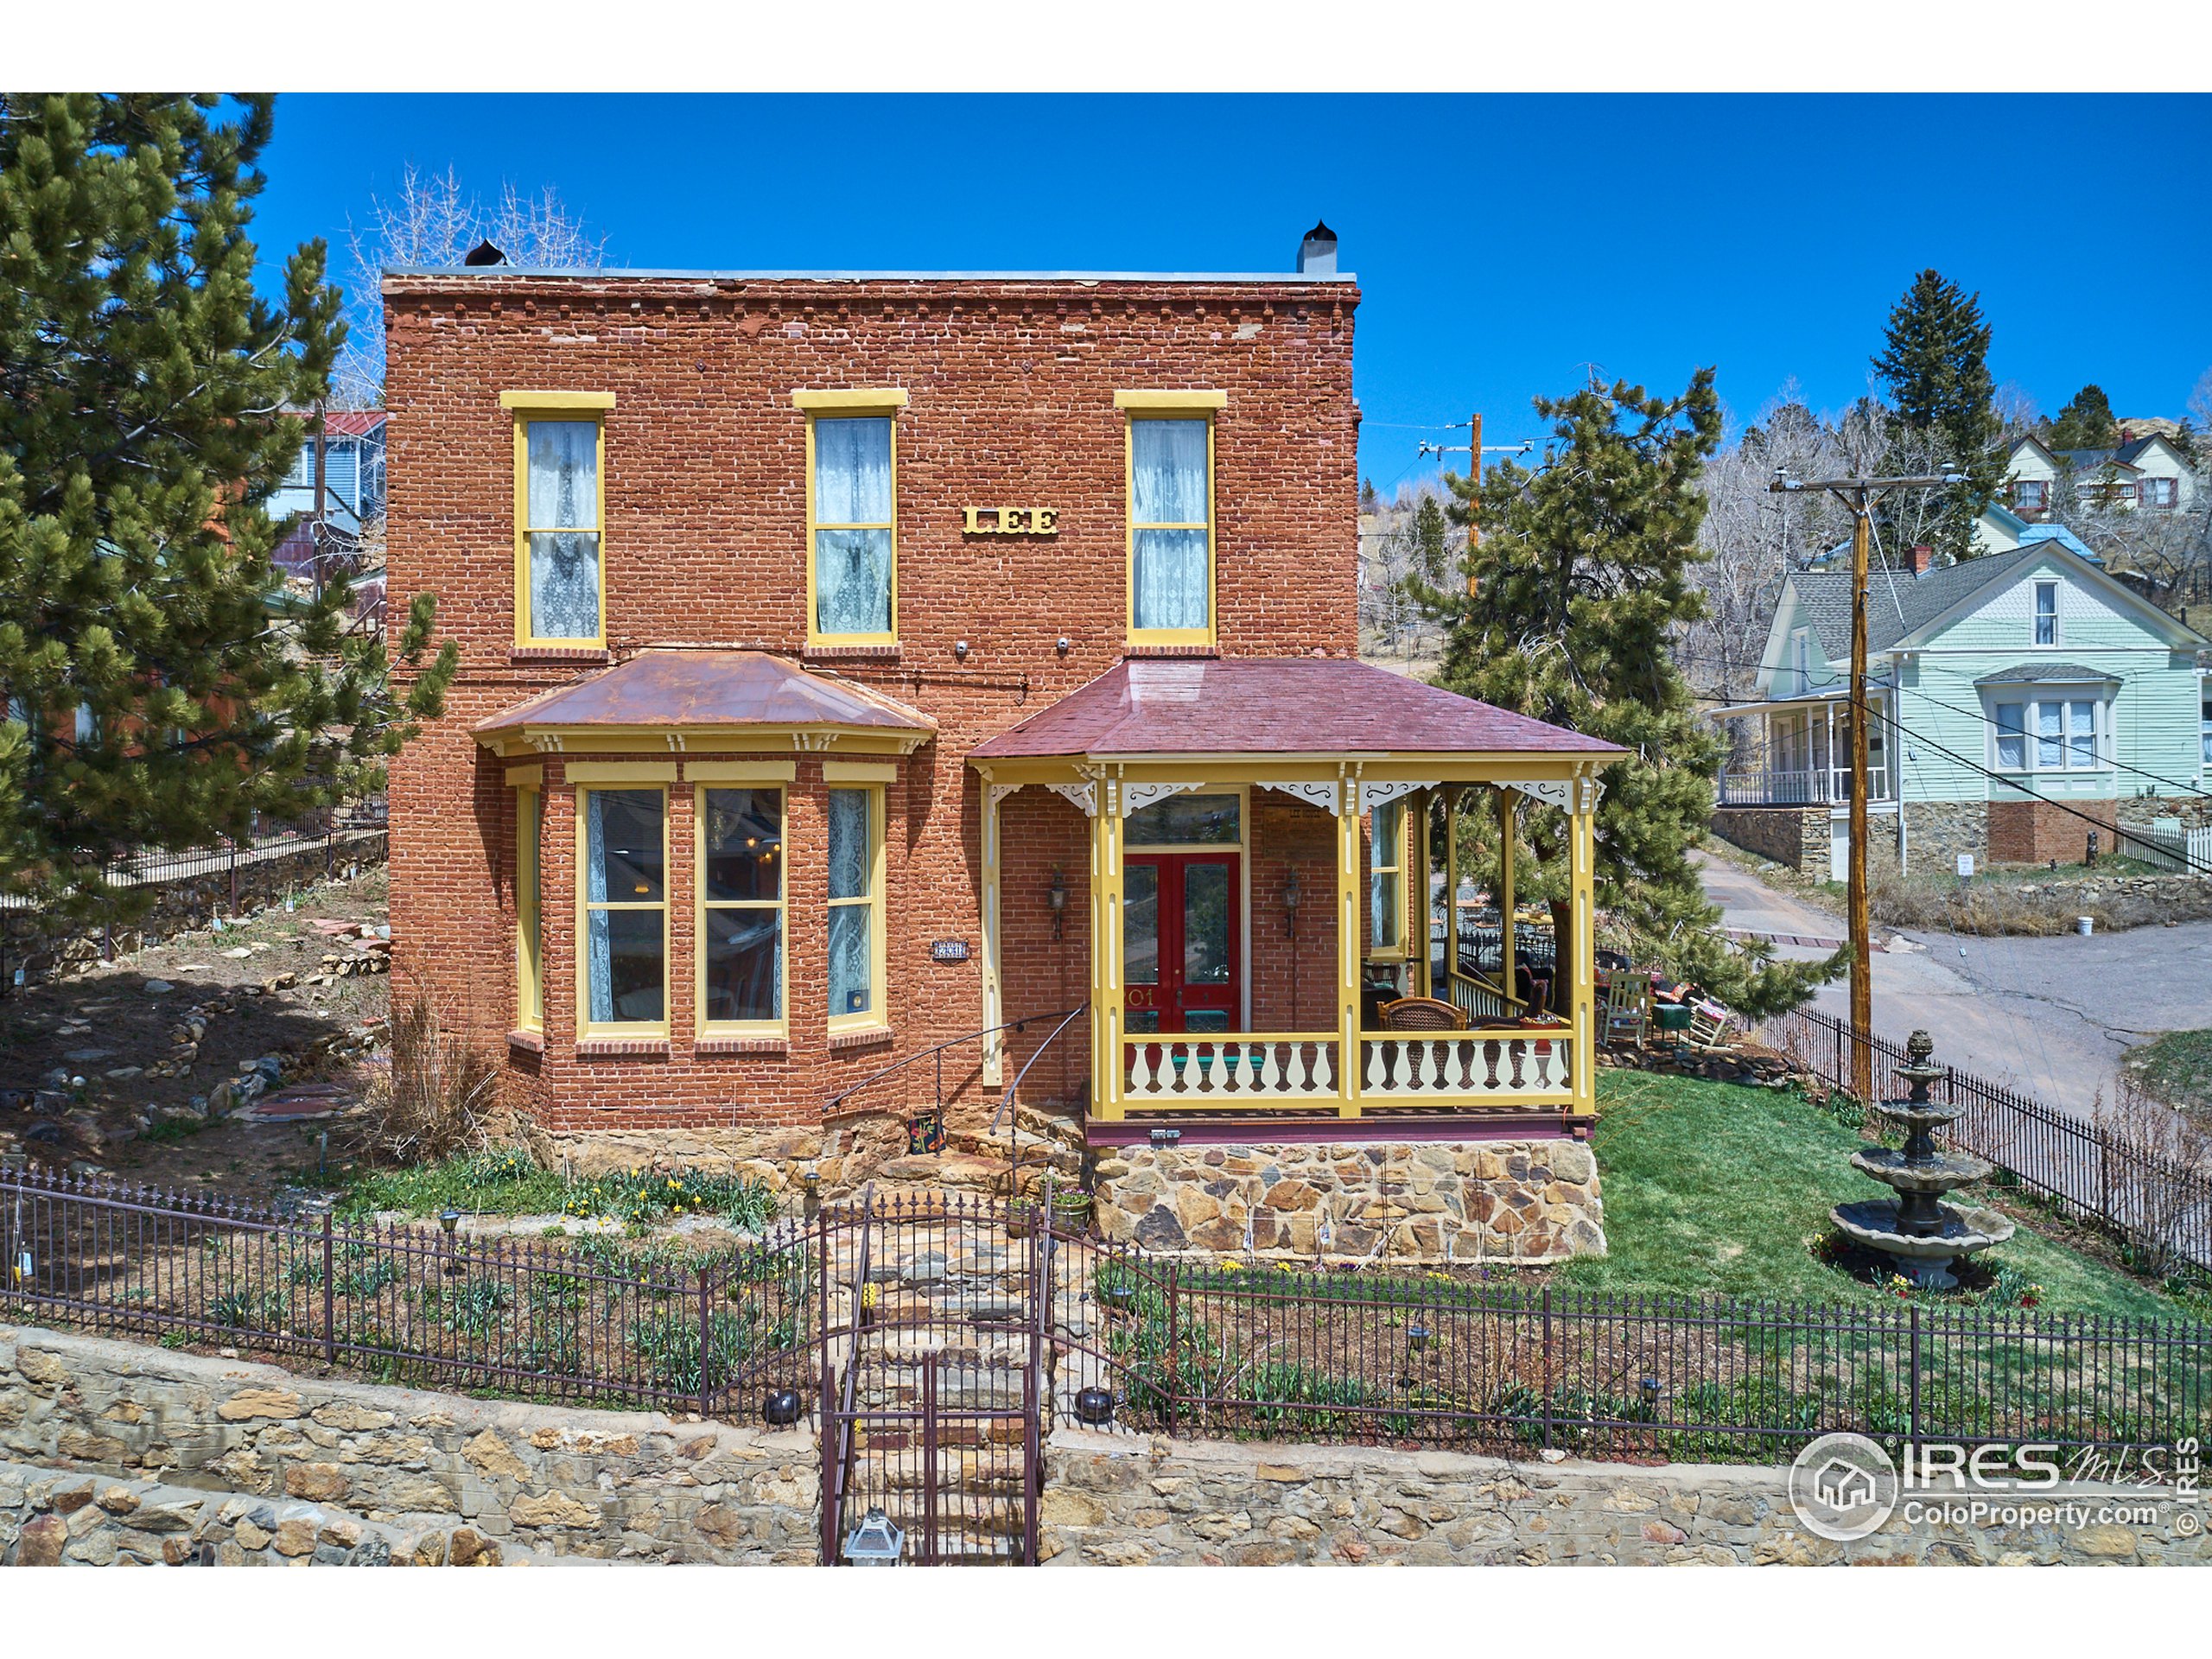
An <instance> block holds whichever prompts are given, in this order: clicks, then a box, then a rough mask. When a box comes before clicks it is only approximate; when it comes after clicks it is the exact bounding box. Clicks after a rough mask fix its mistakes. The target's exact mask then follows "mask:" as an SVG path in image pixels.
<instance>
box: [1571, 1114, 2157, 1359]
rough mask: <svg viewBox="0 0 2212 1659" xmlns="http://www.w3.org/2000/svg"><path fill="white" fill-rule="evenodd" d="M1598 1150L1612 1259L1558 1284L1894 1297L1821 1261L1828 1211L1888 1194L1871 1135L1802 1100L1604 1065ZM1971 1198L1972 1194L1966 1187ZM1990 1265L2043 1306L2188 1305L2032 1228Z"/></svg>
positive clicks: (2129, 1308) (2136, 1308)
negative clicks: (1861, 1154)
mask: <svg viewBox="0 0 2212 1659" xmlns="http://www.w3.org/2000/svg"><path fill="white" fill-rule="evenodd" d="M1598 1096H1599V1110H1600V1112H1601V1113H1602V1114H1603V1116H1602V1117H1601V1118H1600V1120H1599V1125H1598V1128H1597V1131H1596V1136H1595V1141H1594V1145H1595V1147H1596V1149H1597V1154H1598V1169H1599V1178H1600V1179H1601V1180H1602V1181H1603V1183H1604V1196H1605V1237H1606V1240H1607V1242H1608V1243H1609V1244H1610V1245H1611V1253H1610V1254H1609V1255H1605V1257H1603V1258H1584V1259H1582V1260H1580V1261H1576V1262H1570V1263H1568V1264H1567V1266H1565V1267H1564V1268H1560V1270H1559V1273H1558V1274H1557V1276H1556V1279H1555V1281H1554V1282H1556V1283H1559V1284H1560V1285H1563V1286H1567V1287H1574V1288H1578V1289H1586V1290H1605V1291H1615V1292H1621V1293H1625V1294H1650V1295H1686V1296H1730V1297H1745V1298H1756V1299H1759V1300H1771V1301H1806V1302H1856V1303H1859V1304H1862V1305H1871V1304H1874V1303H1878V1302H1882V1301H1883V1300H1885V1293H1884V1292H1883V1291H1882V1290H1881V1289H1880V1288H1878V1287H1876V1286H1872V1285H1869V1284H1865V1283H1862V1282H1860V1281H1858V1280H1856V1279H1854V1278H1852V1277H1851V1276H1850V1275H1848V1274H1844V1273H1842V1272H1840V1271H1838V1270H1837V1269H1835V1268H1829V1267H1827V1266H1825V1265H1824V1264H1823V1263H1821V1262H1819V1261H1817V1260H1815V1257H1814V1255H1812V1252H1811V1250H1810V1249H1809V1248H1808V1247H1809V1246H1810V1244H1811V1243H1812V1242H1813V1241H1814V1240H1815V1238H1817V1237H1819V1236H1821V1235H1822V1234H1825V1233H1826V1232H1827V1231H1828V1230H1829V1226H1828V1218H1827V1217H1828V1210H1829V1208H1830V1207H1831V1206H1832V1205H1835V1204H1838V1203H1840V1202H1843V1201H1845V1200H1847V1199H1855V1198H1878V1197H1880V1196H1881V1195H1882V1189H1881V1188H1880V1187H1879V1186H1878V1185H1876V1184H1875V1183H1874V1182H1872V1181H1870V1180H1868V1179H1866V1177H1865V1176H1863V1175H1860V1174H1859V1173H1858V1172H1857V1171H1856V1170H1854V1169H1853V1168H1852V1167H1851V1164H1850V1155H1851V1154H1852V1152H1853V1150H1855V1149H1856V1148H1857V1147H1859V1146H1861V1145H1863V1144H1864V1142H1863V1141H1861V1140H1860V1138H1859V1135H1858V1134H1857V1132H1856V1131H1854V1130H1851V1129H1847V1128H1843V1127H1842V1126H1841V1125H1840V1124H1838V1123H1836V1122H1834V1121H1833V1120H1831V1119H1830V1118H1828V1117H1827V1116H1823V1115H1822V1114H1821V1113H1820V1112H1819V1111H1817V1110H1816V1109H1815V1108H1814V1107H1812V1106H1811V1105H1810V1104H1808V1103H1807V1102H1806V1101H1804V1100H1803V1099H1802V1098H1800V1097H1799V1096H1796V1095H1795V1094H1782V1093H1775V1092H1770V1091H1769V1090H1762V1089H1745V1088H1741V1087H1738V1086H1737V1085H1734V1084H1721V1083H1706V1082H1702V1081H1699V1080H1697V1079H1694V1078H1689V1077H1664V1076H1656V1075H1654V1074H1652V1073H1649V1072H1642V1071H1610V1070H1609V1071H1601V1072H1599V1085H1598ZM1972 1196H1973V1194H1972V1193H1971V1192H1969V1193H1968V1194H1967V1197H1968V1198H1972ZM1982 1260H1984V1261H1986V1262H1991V1263H1992V1264H1993V1265H1996V1266H2000V1267H2006V1268H2011V1269H2012V1275H2013V1281H2014V1282H2018V1281H2026V1282H2029V1283H2033V1284H2036V1285H2039V1286H2041V1287H2042V1294H2041V1296H2040V1299H2039V1300H2038V1301H2037V1306H2036V1309H2035V1311H2036V1312H2037V1313H2039V1314H2076V1313H2103V1314H2142V1315H2152V1316H2162V1317H2166V1318H2171V1317H2174V1316H2175V1315H2177V1314H2179V1313H2184V1312H2186V1311H2187V1310H2185V1309H2183V1307H2182V1306H2180V1305H2179V1304H2177V1302H2176V1301H2174V1300H2171V1298H2168V1297H2166V1296H2164V1295H2162V1294H2159V1293H2158V1290H2156V1289H2155V1288H2154V1287H2152V1286H2151V1285H2149V1284H2146V1283H2145V1282H2144V1281H2139V1280H2137V1279H2133V1278H2131V1277H2129V1276H2128V1275H2127V1274H2124V1273H2121V1272H2119V1271H2118V1270H2116V1269H2114V1268H2107V1267H2105V1266H2104V1265H2102V1264H2101V1263H2100V1262H2094V1261H2091V1260H2090V1259H2088V1257H2086V1256H2083V1255H2078V1254H2076V1253H2075V1252H2074V1251H2072V1250H2069V1249H2063V1248H2062V1247H2061V1246H2059V1245H2056V1244H2054V1243H2050V1242H2049V1241H2048V1240H2046V1239H2044V1238H2040V1237H2037V1236H2034V1235H2033V1234H2032V1233H2031V1230H2030V1228H2029V1227H2028V1225H2027V1224H2022V1225H2021V1227H2020V1230H2019V1231H2018V1233H2016V1234H2015V1235H2014V1236H2013V1238H2012V1242H2011V1243H2008V1244H2003V1245H2000V1246H1999V1247H1998V1248H1997V1249H1994V1250H1992V1251H1990V1252H1988V1253H1987V1255H1985V1256H1984V1257H1983V1258H1982Z"/></svg>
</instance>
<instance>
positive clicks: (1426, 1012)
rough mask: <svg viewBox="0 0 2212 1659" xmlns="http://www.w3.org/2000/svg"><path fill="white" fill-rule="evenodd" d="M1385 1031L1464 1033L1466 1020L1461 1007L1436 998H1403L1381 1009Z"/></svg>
mask: <svg viewBox="0 0 2212 1659" xmlns="http://www.w3.org/2000/svg"><path fill="white" fill-rule="evenodd" d="M1381 1012H1382V1015H1383V1030H1385V1031H1465V1029H1466V1028H1467V1016H1466V1014H1465V1011H1464V1010H1462V1009H1461V1008H1460V1007H1459V1006H1458V1004H1456V1003H1452V1002H1446V1001H1441V1000H1440V999H1439V998H1437V997H1433V996H1402V997H1400V998H1399V999H1398V1000H1397V1001H1395V1002H1385V1003H1384V1004H1383V1007H1382V1010H1381Z"/></svg>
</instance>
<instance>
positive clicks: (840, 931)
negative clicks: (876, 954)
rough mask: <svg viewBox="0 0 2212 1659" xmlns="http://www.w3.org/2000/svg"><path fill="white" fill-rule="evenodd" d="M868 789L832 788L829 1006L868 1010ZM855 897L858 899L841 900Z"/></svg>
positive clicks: (870, 871) (871, 908) (870, 870)
mask: <svg viewBox="0 0 2212 1659" xmlns="http://www.w3.org/2000/svg"><path fill="white" fill-rule="evenodd" d="M868 808H869V800H868V791H866V790H864V789H833V790H831V791H829V1012H830V1013H831V1014H866V1013H867V1012H868V1003H869V999H870V995H871V992H872V990H873V986H874V975H873V973H872V972H871V966H872V958H873V952H872V951H871V950H870V945H871V943H872V941H873V938H874V910H875V906H874V904H873V903H872V902H870V901H871V900H872V899H873V896H874V894H873V887H872V880H871V879H872V877H873V875H874V849H873V848H871V847H870V845H869V844H868V842H869V836H868V828H869V825H868V818H869V816H870V815H869V810H868ZM841 900H845V901H856V902H842V903H841V902H840V901H841Z"/></svg>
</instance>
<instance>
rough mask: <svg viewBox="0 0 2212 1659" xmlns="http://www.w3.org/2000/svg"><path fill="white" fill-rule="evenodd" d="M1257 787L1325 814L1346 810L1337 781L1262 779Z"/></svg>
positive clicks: (1329, 779) (1322, 779) (1327, 779)
mask: <svg viewBox="0 0 2212 1659" xmlns="http://www.w3.org/2000/svg"><path fill="white" fill-rule="evenodd" d="M1256 787H1258V788H1261V789H1272V790H1275V791H1280V792H1281V793H1282V794H1285V795H1291V796H1294V797H1296V798H1298V799H1300V800H1301V801H1304V802H1305V803H1306V804H1307V805H1308V806H1318V807H1319V808H1320V809H1321V810H1323V811H1324V812H1329V813H1337V812H1341V811H1343V810H1344V791H1342V790H1340V789H1338V787H1337V780H1336V779H1333V778H1315V779H1295V778H1292V779H1281V778H1262V779H1259V780H1258V782H1257V785H1256ZM1377 787H1381V785H1377ZM1408 787H1414V785H1408Z"/></svg>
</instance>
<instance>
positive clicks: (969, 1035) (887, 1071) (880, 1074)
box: [822, 1003, 1089, 1117]
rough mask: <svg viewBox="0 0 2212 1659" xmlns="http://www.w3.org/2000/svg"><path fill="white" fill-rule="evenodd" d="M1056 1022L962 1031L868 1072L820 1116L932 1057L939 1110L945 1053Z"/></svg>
mask: <svg viewBox="0 0 2212 1659" xmlns="http://www.w3.org/2000/svg"><path fill="white" fill-rule="evenodd" d="M1088 1006H1089V1004H1087V1003H1086V1004H1084V1005H1083V1007H1088ZM1083 1007H1074V1008H1070V1009H1069V1010H1067V1013H1068V1014H1070V1015H1073V1014H1080V1013H1082V1012H1083ZM1059 1018H1061V1016H1060V1015H1058V1014H1024V1015H1023V1016H1022V1017H1021V1018H1020V1019H1019V1020H1001V1021H1000V1022H999V1023H998V1024H997V1025H995V1026H984V1027H980V1028H979V1029H977V1030H975V1031H963V1033H960V1035H959V1036H957V1037H948V1038H946V1039H944V1041H943V1042H941V1043H937V1044H933V1045H931V1046H930V1047H928V1048H924V1049H918V1050H916V1051H915V1052H913V1053H912V1054H909V1055H907V1056H906V1058H904V1059H902V1060H893V1061H892V1062H891V1064H890V1065H886V1066H879V1067H878V1068H877V1069H876V1070H874V1071H871V1072H869V1073H868V1076H866V1077H862V1078H861V1080H860V1081H859V1082H858V1083H855V1084H851V1085H849V1087H847V1088H844V1089H841V1090H838V1091H837V1092H836V1094H834V1095H832V1096H829V1101H828V1102H827V1103H825V1104H824V1105H823V1108H822V1111H823V1116H825V1117H826V1116H829V1114H830V1113H832V1112H834V1111H836V1109H837V1108H838V1107H840V1106H841V1105H842V1104H843V1103H845V1102H846V1101H848V1100H849V1099H851V1098H852V1096H855V1095H856V1094H858V1093H860V1091H861V1090H863V1089H866V1088H868V1087H869V1086H870V1085H872V1084H876V1083H879V1082H880V1081H882V1079H884V1078H885V1077H889V1076H890V1075H891V1074H892V1073H893V1071H904V1070H906V1067H908V1066H910V1065H913V1064H914V1062H915V1061H917V1060H926V1059H928V1058H931V1056H937V1057H939V1058H938V1073H937V1102H938V1105H939V1106H940V1107H942V1106H943V1105H944V1060H943V1058H942V1057H943V1055H944V1051H945V1050H946V1049H948V1048H957V1047H959V1046H961V1045H962V1044H963V1043H972V1042H974V1041H975V1040H976V1039H977V1038H979V1037H990V1036H995V1034H997V1033H1000V1032H1001V1031H1022V1030H1026V1029H1027V1027H1029V1026H1030V1025H1032V1024H1033V1023H1034V1022H1035V1021H1037V1020H1053V1019H1059ZM1027 1069H1028V1068H1027V1067H1026V1066H1025V1067H1024V1068H1023V1070H1024V1071H1027Z"/></svg>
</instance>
